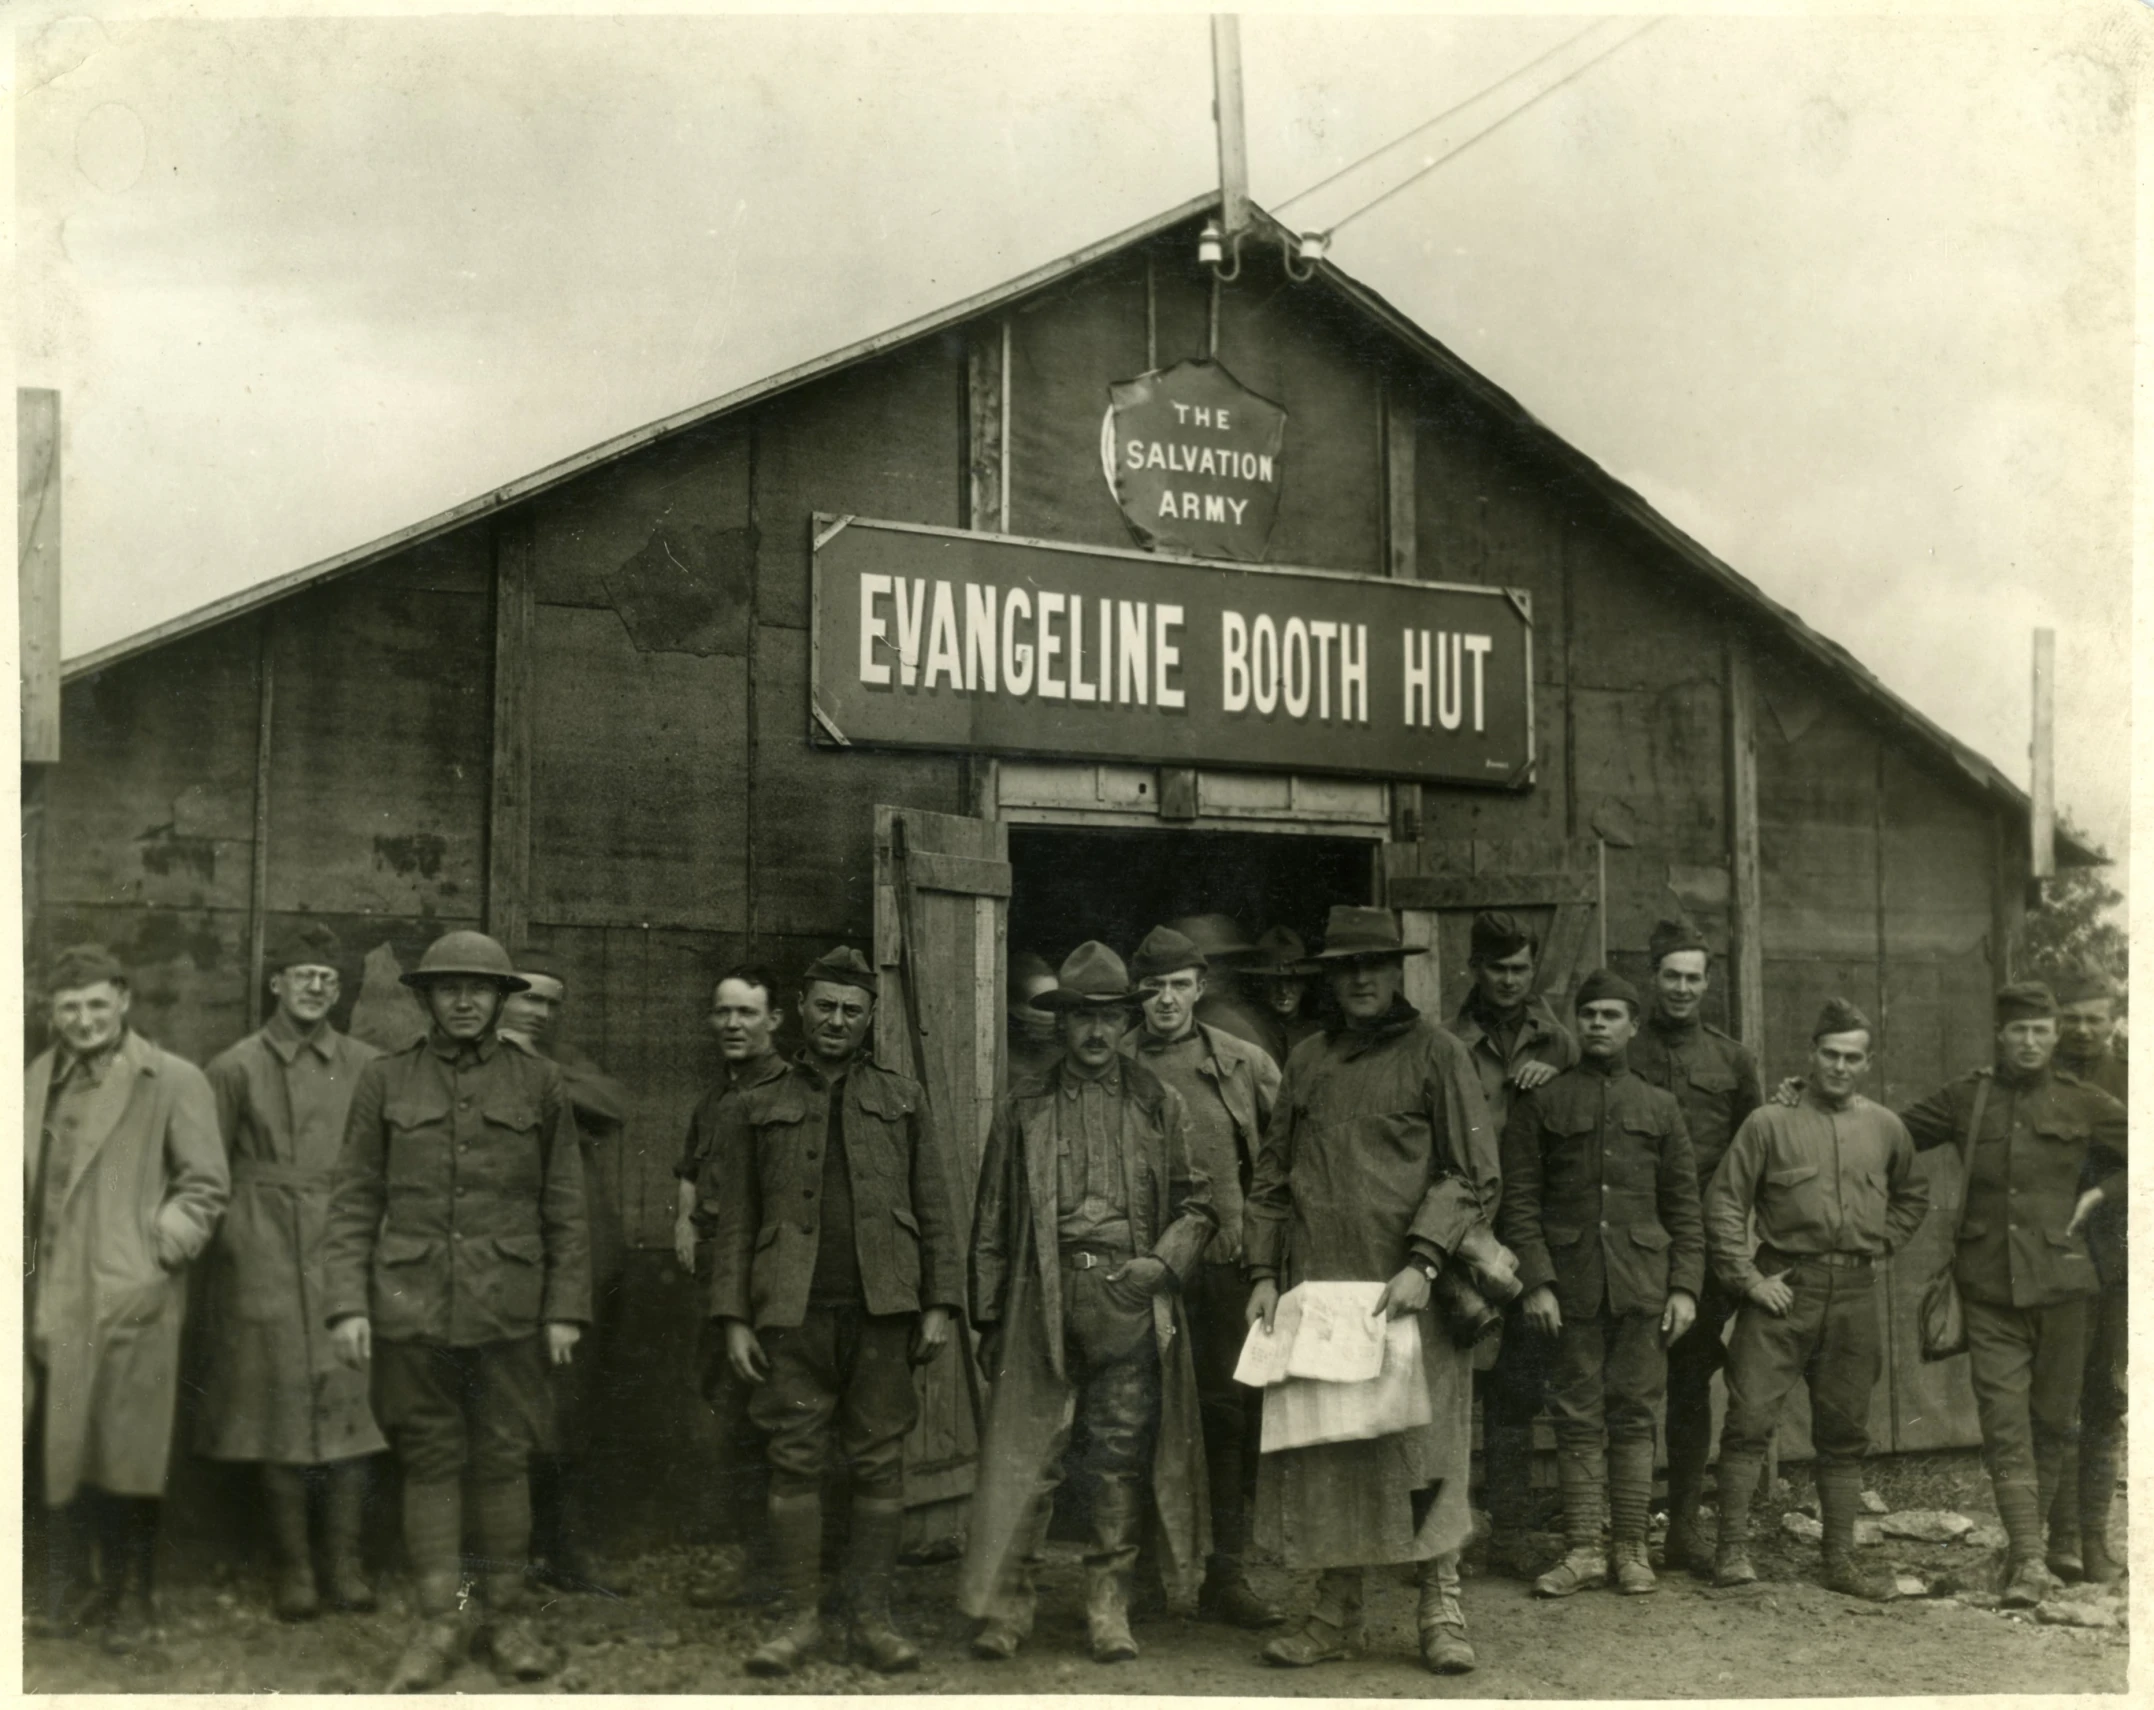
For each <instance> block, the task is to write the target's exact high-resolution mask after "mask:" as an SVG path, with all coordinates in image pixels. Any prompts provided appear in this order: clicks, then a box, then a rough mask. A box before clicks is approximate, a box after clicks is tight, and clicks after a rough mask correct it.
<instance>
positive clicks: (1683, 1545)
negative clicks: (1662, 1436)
mask: <svg viewBox="0 0 2154 1710" xmlns="http://www.w3.org/2000/svg"><path fill="white" fill-rule="evenodd" d="M1674 1411H1675V1410H1674V1408H1673V1406H1672V1405H1671V1406H1670V1409H1669V1414H1670V1417H1669V1421H1668V1539H1667V1542H1666V1543H1665V1544H1664V1545H1662V1547H1661V1553H1660V1561H1661V1566H1663V1567H1665V1568H1666V1569H1667V1570H1668V1571H1669V1572H1670V1573H1674V1572H1677V1571H1678V1570H1687V1571H1688V1572H1691V1573H1695V1574H1703V1575H1708V1576H1709V1575H1710V1574H1711V1573H1712V1571H1713V1535H1712V1533H1711V1532H1710V1531H1709V1530H1708V1529H1707V1528H1706V1526H1705V1524H1704V1522H1703V1521H1701V1520H1700V1519H1699V1518H1698V1510H1699V1508H1701V1507H1702V1506H1703V1505H1704V1501H1705V1451H1706V1449H1708V1448H1709V1447H1710V1439H1704V1440H1698V1441H1691V1440H1689V1439H1688V1438H1687V1437H1685V1438H1683V1439H1680V1440H1679V1438H1678V1435H1677V1432H1676V1429H1675V1420H1674ZM1707 1420H1708V1423H1710V1420H1711V1416H1710V1415H1708V1416H1707Z"/></svg>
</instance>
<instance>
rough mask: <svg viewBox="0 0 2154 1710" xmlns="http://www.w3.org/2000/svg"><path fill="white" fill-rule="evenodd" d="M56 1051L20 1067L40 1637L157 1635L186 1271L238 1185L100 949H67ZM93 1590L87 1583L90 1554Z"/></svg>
mask: <svg viewBox="0 0 2154 1710" xmlns="http://www.w3.org/2000/svg"><path fill="white" fill-rule="evenodd" d="M45 987H46V991H47V993H48V994H49V1006H48V1009H47V1012H46V1016H47V1020H48V1022H49V1024H50V1026H51V1029H52V1033H53V1044H52V1045H51V1046H50V1047H49V1048H48V1049H46V1050H44V1051H42V1052H40V1053H39V1054H38V1055H37V1056H36V1057H34V1058H32V1059H31V1062H30V1066H29V1068H28V1069H27V1070H26V1071H25V1072H24V1076H23V1128H22V1132H23V1135H24V1138H25V1141H26V1144H25V1145H24V1146H23V1163H24V1166H25V1181H24V1187H25V1190H26V1191H25V1198H24V1202H23V1208H24V1212H25V1214H26V1215H25V1219H24V1221H25V1223H26V1225H27V1228H26V1231H25V1240H24V1252H23V1268H24V1272H25V1275H26V1278H27V1283H26V1298H25V1300H24V1302H23V1328H24V1338H23V1342H24V1348H23V1352H24V1354H25V1356H26V1359H25V1367H24V1371H23V1398H24V1401H25V1403H26V1404H27V1406H28V1409H29V1413H30V1418H29V1422H28V1423H29V1434H30V1438H31V1441H32V1442H33V1443H36V1444H38V1445H39V1447H40V1448H41V1449H42V1454H41V1455H40V1457H39V1459H40V1460H41V1462H42V1470H43V1473H44V1486H45V1505H46V1509H47V1514H46V1550H47V1559H46V1575H47V1577H46V1607H45V1611H44V1616H43V1618H42V1620H41V1621H40V1622H39V1623H38V1630H41V1631H44V1632H48V1633H51V1634H53V1635H55V1636H66V1635H69V1634H72V1633H75V1632H77V1631H80V1630H82V1629H84V1628H86V1627H89V1626H93V1625H94V1626H96V1627H98V1628H99V1629H100V1637H101V1642H102V1643H103V1645H104V1647H105V1648H106V1649H107V1650H110V1651H114V1652H126V1651H131V1650H135V1649H137V1648H139V1647H141V1646H143V1645H146V1644H148V1643H150V1642H151V1641H152V1640H153V1638H154V1634H155V1622H156V1615H155V1605H154V1600H153V1589H154V1588H153V1586H152V1583H151V1567H152V1564H153V1562H154V1561H155V1559H156V1555H157V1519H158V1512H159V1510H160V1508H161V1507H162V1506H163V1504H162V1502H161V1500H160V1499H161V1498H162V1497H163V1495H164V1488H165V1473H166V1470H167V1468H168V1466H169V1464H170V1460H171V1452H172V1418H173V1414H174V1412H175V1411H176V1409H177V1405H178V1400H179V1381H180V1374H179V1363H180V1328H181V1323H182V1321H183V1319H184V1318H185V1316H186V1312H187V1285H186V1279H185V1277H184V1276H183V1274H182V1273H183V1272H184V1271H185V1270H186V1268H187V1265H188V1264H189V1262H190V1261H192V1260H193V1259H194V1257H195V1256H196V1255H197V1254H199V1253H200V1252H201V1251H202V1249H203V1248H204V1247H205V1246H207V1245H208V1243H209V1238H210V1232H211V1231H212V1230H213V1229H214V1228H215V1227H216V1225H217V1219H218V1217H219V1215H220V1214H221V1213H222V1212H223V1210H224V1205H225V1198H226V1194H227V1192H228V1178H227V1174H226V1170H225V1161H224V1147H223V1145H222V1144H221V1143H220V1142H219V1141H218V1138H217V1104H216V1100H215V1098H214V1096H213V1095H212V1094H211V1092H210V1090H209V1082H208V1081H207V1080H205V1079H204V1078H203V1075H202V1071H201V1070H200V1069H197V1068H196V1067H195V1066H194V1065H193V1064H192V1063H190V1062H188V1061H187V1060H186V1059H185V1058H183V1057H175V1056H174V1055H172V1053H171V1052H169V1051H161V1050H159V1049H158V1048H157V1047H156V1046H155V1045H152V1044H151V1043H150V1042H149V1041H148V1040H147V1039H145V1038H143V1037H142V1036H141V1035H140V1034H139V1033H137V1032H135V1031H134V1030H133V1029H132V1028H130V1027H129V1026H128V1025H127V1013H128V1009H129V1007H130V1005H131V1003H132V1001H133V1000H132V994H131V991H130V988H129V985H128V979H127V971H126V970H125V969H124V968H122V967H121V966H120V963H119V960H118V958H116V957H115V956H114V955H113V954H112V952H111V951H109V950H107V949H106V948H105V947H104V946H103V945H102V944H83V945H78V946H76V947H75V948H74V949H72V950H63V951H61V952H60V954H59V955H58V956H57V957H56V958H54V960H53V964H52V967H51V969H50V971H49V973H48V975H47V977H46V982H45ZM93 1544H94V1546H95V1553H96V1556H97V1580H98V1583H97V1586H96V1589H95V1591H94V1593H93V1592H92V1591H91V1588H90V1586H89V1584H88V1580H89V1571H90V1562H89V1557H90V1555H91V1551H92V1546H93Z"/></svg>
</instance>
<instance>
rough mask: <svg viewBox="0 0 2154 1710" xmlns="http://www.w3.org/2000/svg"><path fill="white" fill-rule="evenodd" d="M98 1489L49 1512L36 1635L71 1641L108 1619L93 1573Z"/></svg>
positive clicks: (32, 1624)
mask: <svg viewBox="0 0 2154 1710" xmlns="http://www.w3.org/2000/svg"><path fill="white" fill-rule="evenodd" d="M95 1504H96V1496H95V1493H94V1492H84V1493H82V1494H81V1495H78V1496H77V1497H76V1498H75V1500H74V1501H72V1502H68V1503H63V1504H62V1505H61V1506H60V1507H58V1508H48V1509H46V1510H45V1584H44V1599H43V1604H42V1607H41V1608H40V1609H39V1610H38V1612H37V1613H36V1614H35V1615H33V1616H32V1617H31V1618H30V1620H29V1622H28V1624H27V1630H28V1633H29V1636H30V1637H31V1638H33V1639H72V1638H75V1637H77V1636H78V1635H79V1634H81V1632H82V1631H83V1630H84V1628H86V1627H94V1626H96V1625H98V1624H99V1623H100V1622H102V1621H103V1620H104V1618H105V1605H106V1602H107V1598H106V1595H105V1591H104V1588H101V1587H100V1586H99V1585H98V1583H97V1580H96V1577H95V1576H94V1575H93V1573H92V1572H91V1539H92V1535H93V1533H94V1531H95V1519H94V1516H93V1515H92V1513H91V1510H92V1508H93V1507H94V1506H95Z"/></svg>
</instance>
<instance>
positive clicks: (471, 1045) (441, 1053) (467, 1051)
mask: <svg viewBox="0 0 2154 1710" xmlns="http://www.w3.org/2000/svg"><path fill="white" fill-rule="evenodd" d="M426 1046H427V1049H428V1050H430V1051H432V1052H433V1053H434V1055H435V1056H437V1057H439V1058H441V1059H442V1060H443V1061H444V1062H449V1063H454V1062H457V1061H460V1060H461V1059H462V1058H464V1057H467V1056H468V1057H476V1058H478V1060H479V1061H480V1062H482V1063H491V1062H492V1061H493V1060H494V1053H495V1052H496V1051H498V1050H500V1049H501V1035H500V1034H498V1033H496V1032H495V1031H494V1030H493V1029H492V1028H491V1027H489V1028H488V1029H487V1030H486V1031H485V1032H484V1033H482V1034H480V1035H479V1036H478V1038H476V1039H451V1038H450V1037H449V1036H448V1035H447V1034H446V1033H444V1032H442V1030H441V1029H440V1028H438V1027H429V1028H428V1029H427V1030H426Z"/></svg>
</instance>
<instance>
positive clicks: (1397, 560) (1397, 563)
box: [1379, 377, 1416, 582]
mask: <svg viewBox="0 0 2154 1710" xmlns="http://www.w3.org/2000/svg"><path fill="white" fill-rule="evenodd" d="M1382 398H1383V401H1382V403H1381V405H1380V406H1379V407H1380V408H1381V409H1382V411H1383V423H1382V430H1383V431H1382V435H1381V437H1382V439H1383V446H1384V574H1385V575H1387V576H1389V577H1391V578H1393V579H1394V580H1395V581H1401V582H1411V581H1412V580H1413V579H1414V576H1415V574H1416V569H1415V564H1414V409H1413V400H1412V399H1411V398H1409V397H1408V396H1406V392H1405V388H1404V387H1402V386H1400V385H1399V384H1398V383H1397V382H1396V381H1394V380H1391V379H1390V378H1388V377H1387V378H1386V379H1385V381H1384V383H1383V392H1382Z"/></svg>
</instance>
